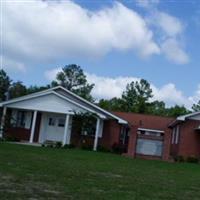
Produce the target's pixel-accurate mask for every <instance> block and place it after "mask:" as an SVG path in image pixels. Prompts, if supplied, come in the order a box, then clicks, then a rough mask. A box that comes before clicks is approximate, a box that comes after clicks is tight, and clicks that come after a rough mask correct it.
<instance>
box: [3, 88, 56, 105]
mask: <svg viewBox="0 0 200 200" xmlns="http://www.w3.org/2000/svg"><path fill="white" fill-rule="evenodd" d="M52 89H53V88H50V89H48V90H44V91H41V92H36V93H33V94H29V95H25V96H22V97H18V98H14V99H11V100H8V101H4V102H1V103H0V106H3V105H7V104H11V103H15V102H18V101H24V100H28V99H31V98H35V97H39V96H43V95H45V94H51V91H52Z"/></svg>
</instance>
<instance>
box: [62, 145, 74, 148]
mask: <svg viewBox="0 0 200 200" xmlns="http://www.w3.org/2000/svg"><path fill="white" fill-rule="evenodd" d="M63 148H65V149H73V148H75V145H74V144H65V145H64V146H63Z"/></svg>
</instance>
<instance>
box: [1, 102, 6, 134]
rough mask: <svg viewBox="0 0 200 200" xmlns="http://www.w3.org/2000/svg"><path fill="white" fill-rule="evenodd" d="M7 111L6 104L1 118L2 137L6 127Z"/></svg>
mask: <svg viewBox="0 0 200 200" xmlns="http://www.w3.org/2000/svg"><path fill="white" fill-rule="evenodd" d="M6 111H7V107H5V106H4V107H3V113H2V118H1V127H0V138H1V137H3V128H4V124H5V117H6Z"/></svg>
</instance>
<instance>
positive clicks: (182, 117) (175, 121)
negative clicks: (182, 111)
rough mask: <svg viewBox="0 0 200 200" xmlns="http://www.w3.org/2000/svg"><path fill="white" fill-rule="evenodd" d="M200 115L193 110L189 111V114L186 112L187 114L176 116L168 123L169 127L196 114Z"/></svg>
mask: <svg viewBox="0 0 200 200" xmlns="http://www.w3.org/2000/svg"><path fill="white" fill-rule="evenodd" d="M198 115H200V112H193V113H190V114H187V115H181V116H179V117H177V118H176V119H175V120H174V121H173V122H172V123H171V124H170V125H169V127H173V126H175V125H176V124H178V123H180V122H184V121H186V120H187V119H192V118H194V117H196V116H198Z"/></svg>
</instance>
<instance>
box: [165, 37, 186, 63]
mask: <svg viewBox="0 0 200 200" xmlns="http://www.w3.org/2000/svg"><path fill="white" fill-rule="evenodd" d="M162 51H163V52H164V54H165V56H166V57H167V58H168V59H169V60H172V61H174V62H175V63H176V64H186V63H188V62H189V56H188V55H187V53H186V52H185V51H184V50H183V49H182V47H181V44H180V42H178V41H177V40H176V39H173V38H170V39H167V40H166V41H164V42H163V44H162Z"/></svg>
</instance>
